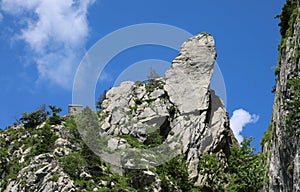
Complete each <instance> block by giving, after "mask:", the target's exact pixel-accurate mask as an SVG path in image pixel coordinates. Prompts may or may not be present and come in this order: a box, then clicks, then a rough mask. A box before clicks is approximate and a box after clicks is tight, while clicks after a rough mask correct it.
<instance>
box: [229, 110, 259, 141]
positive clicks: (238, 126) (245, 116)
mask: <svg viewBox="0 0 300 192" xmlns="http://www.w3.org/2000/svg"><path fill="white" fill-rule="evenodd" d="M258 120H259V116H258V115H255V114H250V113H249V112H248V111H245V110H244V109H238V110H235V111H234V112H233V115H232V117H231V118H230V126H231V129H232V130H233V133H234V136H235V137H236V138H237V140H238V142H239V143H241V142H242V141H243V136H242V135H241V132H242V131H243V128H244V127H245V126H246V125H247V124H249V123H256V122H257V121H258Z"/></svg>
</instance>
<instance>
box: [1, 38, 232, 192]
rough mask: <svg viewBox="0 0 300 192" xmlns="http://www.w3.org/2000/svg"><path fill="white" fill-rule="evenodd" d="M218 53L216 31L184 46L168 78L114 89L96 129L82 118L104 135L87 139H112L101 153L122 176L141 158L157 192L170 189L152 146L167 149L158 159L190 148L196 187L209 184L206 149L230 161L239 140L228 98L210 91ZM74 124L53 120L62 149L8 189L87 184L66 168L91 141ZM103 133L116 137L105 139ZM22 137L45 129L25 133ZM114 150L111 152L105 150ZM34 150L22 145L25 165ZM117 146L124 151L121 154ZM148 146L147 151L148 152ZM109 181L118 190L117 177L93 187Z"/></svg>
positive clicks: (33, 162) (83, 174)
mask: <svg viewBox="0 0 300 192" xmlns="http://www.w3.org/2000/svg"><path fill="white" fill-rule="evenodd" d="M215 58H216V52H215V46H214V39H213V37H212V36H211V35H209V34H207V33H202V34H199V35H196V36H194V37H192V38H191V39H189V40H188V41H186V42H185V43H184V44H183V45H182V48H181V51H180V53H179V55H178V56H177V57H176V59H175V60H174V61H173V63H172V66H171V68H170V69H169V70H168V71H167V72H166V74H165V76H164V78H158V79H155V80H149V82H147V83H144V82H135V83H134V82H129V81H127V82H123V83H121V85H120V86H119V87H114V88H112V89H110V90H109V91H108V92H107V94H106V98H105V100H104V101H103V102H102V105H101V108H102V109H101V111H99V112H98V113H99V114H98V116H96V114H94V115H95V116H96V120H95V121H97V122H94V121H92V120H91V119H88V118H89V117H87V119H88V125H87V126H86V127H87V128H88V129H90V130H91V131H92V132H90V131H89V130H82V128H81V127H80V128H78V124H77V128H78V129H79V131H80V132H81V133H82V135H81V136H82V137H83V138H86V137H87V136H89V137H92V138H96V139H95V140H93V139H91V140H85V143H86V145H88V146H89V147H90V146H93V147H99V145H98V144H99V143H101V142H102V145H103V143H104V145H105V146H101V147H100V148H99V149H97V151H96V152H97V154H98V155H100V156H101V158H102V160H104V161H106V162H109V163H111V170H112V171H113V172H115V173H119V174H120V175H122V174H123V171H124V170H123V169H122V168H120V167H118V166H117V165H122V166H125V167H126V168H136V166H137V162H138V163H140V165H142V166H144V167H143V168H144V169H145V170H143V171H142V173H141V174H142V176H143V177H144V178H145V181H144V182H146V183H147V184H149V185H151V188H152V189H153V191H162V188H161V186H162V183H161V180H160V179H159V177H158V174H157V173H156V172H155V168H154V169H150V170H151V171H150V170H149V169H147V168H150V167H155V166H157V165H158V163H157V162H156V158H157V157H156V156H155V154H154V152H153V151H152V149H156V152H158V153H159V154H160V155H161V156H158V158H165V157H164V156H168V157H169V154H165V152H169V151H172V150H174V149H176V150H175V151H176V152H177V151H178V152H180V153H183V154H184V156H185V157H186V160H187V165H188V169H189V173H190V175H189V176H190V178H191V179H193V180H194V181H195V184H196V185H199V184H201V182H202V181H203V180H204V179H205V178H204V177H203V176H201V175H200V174H199V172H198V162H199V159H200V158H201V156H202V155H203V153H205V152H208V153H210V152H214V153H218V154H220V155H219V156H220V160H222V161H224V162H225V164H226V162H227V158H228V155H229V148H230V146H231V145H234V144H237V142H236V140H235V138H234V136H233V134H232V132H231V129H230V127H229V120H228V116H227V113H226V110H225V108H224V104H223V102H222V101H221V99H220V98H219V97H218V96H216V95H215V93H214V91H213V90H210V80H211V76H212V73H213V68H214V62H215ZM83 112H84V111H83ZM92 114H93V113H92ZM85 120H86V119H85ZM98 120H99V121H98ZM66 125H67V123H65V122H63V123H62V124H61V125H56V126H51V128H50V129H51V130H52V131H54V132H55V134H56V136H58V139H57V140H56V141H55V143H54V144H53V148H54V149H51V151H49V153H48V152H47V153H44V154H41V155H38V156H35V157H34V158H32V159H30V163H29V164H28V165H26V166H25V167H24V168H22V169H21V171H20V172H19V173H18V174H17V177H18V178H26V179H25V180H24V181H23V180H21V179H15V180H9V181H8V183H7V185H6V189H5V190H4V191H46V192H48V191H49V192H52V191H80V190H81V189H79V188H77V186H75V182H74V180H72V177H70V175H68V174H67V173H65V170H64V169H63V168H62V166H61V165H62V164H61V162H60V159H61V158H63V157H65V156H67V155H68V154H70V153H72V151H74V150H75V151H77V154H79V152H78V151H80V150H81V149H82V148H83V143H76V142H77V141H78V138H73V139H70V138H69V135H70V131H68V130H70V129H66ZM44 126H45V124H42V125H40V126H38V127H37V128H38V129H40V130H42V128H44ZM94 126H95V127H94ZM16 129H22V130H23V129H24V127H22V126H19V127H18V128H16ZM101 134H102V135H105V136H107V135H109V137H105V138H104V139H102V138H101V139H99V137H98V136H100V135H101ZM20 137H21V136H20ZM22 137H24V138H27V137H37V135H33V136H31V135H26V134H23V135H22ZM0 138H5V139H3V140H4V141H5V142H7V143H10V144H12V143H13V142H14V139H12V138H10V137H7V136H6V135H1V134H0ZM97 139H99V140H97ZM93 141H95V142H93ZM98 142H99V143H98ZM176 147H178V148H176ZM107 149H108V151H109V153H107V154H102V153H101V152H102V150H103V151H104V150H107ZM137 149H139V150H137ZM124 150H127V151H130V153H128V154H127V156H125V157H126V158H123V156H122V155H123V152H124ZM29 151H30V149H26V148H23V147H21V149H20V150H15V151H14V152H13V154H12V155H14V156H16V157H18V159H20V162H21V163H22V162H24V161H25V159H26V158H25V156H26V154H28V153H29ZM115 151H120V152H122V153H114V152H115ZM140 151H144V152H146V153H142V154H140ZM172 155H173V154H172ZM22 157H23V159H22ZM76 157H77V156H76ZM169 158H172V156H171V155H170V157H169ZM0 160H1V159H0ZM1 161H4V163H2V162H0V163H1V165H2V164H5V163H6V160H1ZM145 165H146V166H145ZM95 168H96V169H101V170H100V172H101V174H100V175H104V176H106V177H107V176H109V174H106V172H102V171H103V170H104V168H103V167H101V168H99V167H95ZM102 169H103V170H102ZM93 171H95V170H92V171H90V172H88V171H87V170H86V167H81V169H79V171H78V172H79V173H78V175H79V177H80V178H83V179H88V180H89V179H90V178H92V175H93V174H92V173H93ZM53 177H54V178H53ZM106 177H103V178H106ZM97 178H98V176H97ZM54 180H55V181H54ZM91 180H92V179H91ZM24 183H25V184H24ZM0 185H1V181H0ZM170 185H172V186H173V185H174V190H175V191H179V189H178V188H177V186H176V185H175V184H174V183H171V184H170ZM104 186H107V187H109V188H114V187H115V186H116V184H115V181H114V182H112V181H105V180H103V179H101V180H98V179H97V183H95V187H94V188H92V190H94V191H96V190H98V189H101V188H102V187H104ZM142 188H143V186H142ZM140 191H143V189H141V190H140Z"/></svg>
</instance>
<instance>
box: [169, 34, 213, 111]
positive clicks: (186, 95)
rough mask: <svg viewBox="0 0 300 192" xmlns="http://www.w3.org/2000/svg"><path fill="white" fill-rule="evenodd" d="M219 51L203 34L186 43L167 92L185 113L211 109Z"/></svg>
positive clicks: (171, 76) (177, 59) (174, 63)
mask: <svg viewBox="0 0 300 192" xmlns="http://www.w3.org/2000/svg"><path fill="white" fill-rule="evenodd" d="M215 59H216V51H215V45H214V39H213V37H212V36H210V35H208V34H206V33H202V34H200V35H197V36H195V37H192V38H191V39H189V40H188V41H186V42H185V43H184V44H183V46H182V48H181V51H180V53H179V55H178V56H177V57H176V58H175V60H174V61H173V63H172V67H171V68H170V69H169V70H168V71H167V72H166V74H165V79H166V85H165V90H166V91H167V92H168V94H169V95H170V101H171V102H172V103H174V104H175V105H176V106H177V107H178V109H179V110H180V112H181V113H189V112H194V111H199V110H205V109H207V108H208V104H209V102H208V98H209V85H210V80H211V77H212V73H213V68H214V62H215Z"/></svg>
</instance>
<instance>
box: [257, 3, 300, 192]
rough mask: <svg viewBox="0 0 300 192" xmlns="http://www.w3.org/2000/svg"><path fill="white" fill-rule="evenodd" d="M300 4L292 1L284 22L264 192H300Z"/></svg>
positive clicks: (265, 148)
mask: <svg viewBox="0 0 300 192" xmlns="http://www.w3.org/2000/svg"><path fill="white" fill-rule="evenodd" d="M299 12H300V8H299V1H292V0H288V1H287V2H286V4H285V6H284V8H283V11H282V14H281V15H280V16H279V17H280V19H281V22H280V24H279V25H280V26H281V31H280V32H281V35H282V40H281V44H280V46H279V55H280V56H279V63H278V67H277V69H276V71H275V73H276V75H277V81H276V90H275V94H276V96H275V101H274V106H273V116H272V120H271V124H270V127H269V129H268V131H267V132H266V134H265V136H264V138H263V140H262V145H263V151H264V152H265V153H266V154H267V155H268V172H267V179H266V182H265V186H264V191H286V192H288V191H300V115H299V114H300V111H299V110H300V108H299V106H300V102H299V98H300V94H299V90H300V86H299V85H300V78H299V74H300V62H299V57H300V37H299V36H300V17H299Z"/></svg>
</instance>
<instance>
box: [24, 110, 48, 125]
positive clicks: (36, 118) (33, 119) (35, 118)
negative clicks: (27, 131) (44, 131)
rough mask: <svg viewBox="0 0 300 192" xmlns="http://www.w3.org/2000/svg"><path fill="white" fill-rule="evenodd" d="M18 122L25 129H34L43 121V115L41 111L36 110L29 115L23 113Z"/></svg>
mask: <svg viewBox="0 0 300 192" xmlns="http://www.w3.org/2000/svg"><path fill="white" fill-rule="evenodd" d="M19 121H20V122H21V123H23V124H24V127H25V128H34V127H36V126H38V125H39V124H41V123H42V122H44V121H45V114H44V112H43V111H41V110H36V111H34V112H31V113H29V114H27V113H25V112H23V113H22V117H21V118H20V119H19Z"/></svg>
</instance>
